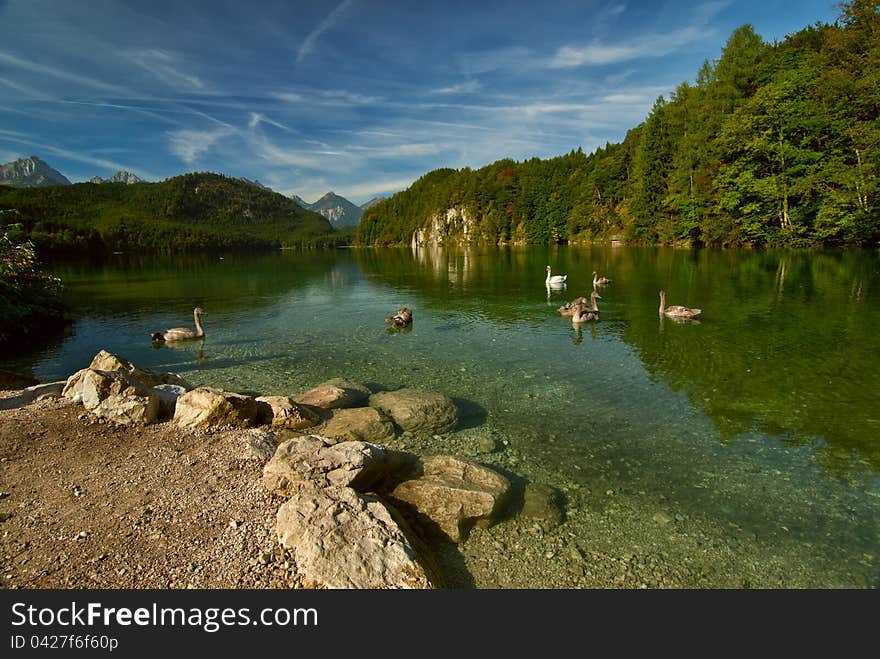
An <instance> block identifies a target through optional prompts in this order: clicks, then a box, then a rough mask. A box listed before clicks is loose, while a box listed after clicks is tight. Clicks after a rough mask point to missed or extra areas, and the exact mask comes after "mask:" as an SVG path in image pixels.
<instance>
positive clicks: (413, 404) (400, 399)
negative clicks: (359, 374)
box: [370, 388, 458, 433]
mask: <svg viewBox="0 0 880 659" xmlns="http://www.w3.org/2000/svg"><path fill="white" fill-rule="evenodd" d="M370 406H371V407H375V408H377V409H379V410H382V411H383V412H384V413H385V414H387V415H388V416H390V417H391V419H392V420H393V421H394V423H396V424H397V425H398V426H399V427H400V428H401V429H403V430H406V431H409V432H414V433H418V432H423V433H444V432H449V431H451V430H453V429H454V428H455V426H456V425H458V408H457V407H456V406H455V403H453V402H452V399H451V398H449V397H448V396H446V395H444V394H441V393H438V392H436V391H429V390H427V389H410V388H407V389H398V390H397V391H381V392H379V393H376V394H373V395H372V396H370Z"/></svg>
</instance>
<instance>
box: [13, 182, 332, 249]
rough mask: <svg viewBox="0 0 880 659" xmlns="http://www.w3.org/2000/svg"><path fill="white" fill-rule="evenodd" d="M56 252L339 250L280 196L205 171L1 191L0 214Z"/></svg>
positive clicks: (326, 230)
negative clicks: (152, 179)
mask: <svg viewBox="0 0 880 659" xmlns="http://www.w3.org/2000/svg"><path fill="white" fill-rule="evenodd" d="M13 209H14V210H15V211H16V213H15V216H16V223H18V224H21V230H22V231H24V233H25V235H26V236H27V237H28V238H30V239H32V240H33V241H34V243H35V244H36V246H37V248H38V249H41V250H43V249H45V250H48V251H58V252H71V253H73V252H88V253H109V252H114V251H124V252H132V253H139V254H140V253H158V252H188V251H205V250H216V249H259V250H264V249H265V250H271V249H279V248H284V247H302V246H308V247H314V246H330V245H335V244H337V243H338V242H339V241H340V239H339V238H338V237H337V235H336V233H335V232H334V231H333V228H332V226H331V225H330V223H329V222H328V221H327V219H326V218H325V217H323V216H321V215H320V214H318V213H315V212H312V211H308V210H306V209H304V208H301V207H300V206H299V205H297V204H296V203H294V202H293V201H292V200H291V199H289V198H288V197H286V196H285V195H282V194H279V193H277V192H270V191H268V190H264V189H262V188H260V187H258V186H256V185H253V184H251V183H246V182H245V181H242V180H241V179H236V178H231V177H226V176H223V175H221V174H213V173H209V172H200V173H191V174H182V175H180V176H175V177H173V178H170V179H165V180H164V181H160V182H158V183H149V182H143V183H139V184H138V185H95V184H92V183H88V182H85V183H74V184H72V185H65V186H58V187H55V188H52V189H49V188H48V187H33V186H32V187H23V188H12V187H11V186H0V211H5V210H13Z"/></svg>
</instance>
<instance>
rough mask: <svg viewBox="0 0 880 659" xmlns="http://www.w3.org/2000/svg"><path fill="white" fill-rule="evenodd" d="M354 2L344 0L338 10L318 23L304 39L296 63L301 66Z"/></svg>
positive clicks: (337, 7)
mask: <svg viewBox="0 0 880 659" xmlns="http://www.w3.org/2000/svg"><path fill="white" fill-rule="evenodd" d="M352 2H353V0H343V2H341V3H339V4H338V5H337V6H336V8H335V9H334V10H333V11H331V12H330V14H328V15H327V18H325V19H324V20H323V21H321V22H320V23H318V27H316V28H315V29H314V30H312V31H311V32H310V33H309V34H308V35H307V36H306V38H305V39H303V42H302V44H300V47H299V50H298V51H297V53H296V63H297V64H299V63H300V62H302V61H303V59H305V58H306V57H307V56H308V55H309V54H310V53H311V52H312V51H313V50H314V49H315V44H316V43H317V41H318V38H319V37H320V36H321V35H322V34H324V32H326V31H327V30H329V29H331V28H332V27H333V26H334V25H336V22H337V21H338V20H339V18H340V17H341V16H342V14H343V13H345V10H346V9H348V8H349V7H350V6H351V4H352Z"/></svg>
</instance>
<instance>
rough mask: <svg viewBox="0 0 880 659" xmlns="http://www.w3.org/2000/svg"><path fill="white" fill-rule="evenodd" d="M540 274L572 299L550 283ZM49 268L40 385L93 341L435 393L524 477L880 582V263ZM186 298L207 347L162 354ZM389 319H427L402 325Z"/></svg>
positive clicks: (223, 372)
mask: <svg viewBox="0 0 880 659" xmlns="http://www.w3.org/2000/svg"><path fill="white" fill-rule="evenodd" d="M548 263H549V264H551V265H552V266H553V271H554V273H565V274H568V285H567V288H566V289H565V290H562V291H549V292H548V291H547V289H546V288H545V286H544V277H545V274H546V273H545V267H546V265H547V264H548ZM53 268H54V271H55V272H56V274H58V275H59V276H61V277H62V279H63V280H64V281H65V283H66V285H67V289H68V297H69V300H70V302H71V304H72V306H73V307H74V309H75V311H76V314H77V316H78V320H77V321H76V323H75V325H74V326H73V328H72V330H71V331H70V332H69V333H68V335H67V336H66V337H65V338H64V339H63V340H61V341H59V342H58V343H56V344H54V345H51V346H49V347H47V348H44V349H41V350H39V351H38V352H36V353H23V354H22V355H21V356H19V357H17V358H16V360H15V363H14V364H13V365H15V366H19V367H21V366H26V367H30V368H32V370H33V373H34V375H35V376H36V377H38V378H39V379H41V380H55V379H60V378H64V377H66V376H67V375H69V374H70V373H72V372H74V371H75V370H77V369H79V368H82V367H84V366H85V365H87V364H88V363H89V361H90V360H91V358H92V356H93V355H94V354H95V353H96V352H97V351H98V350H100V349H102V348H103V349H107V350H110V351H111V352H116V353H118V354H121V355H123V356H125V357H126V358H128V359H130V360H132V361H134V362H135V363H138V364H141V365H144V366H147V367H150V368H154V369H160V370H169V371H174V372H177V373H180V374H182V375H184V376H185V377H187V378H188V379H190V380H191V381H192V382H194V383H196V384H206V385H215V386H220V387H224V388H227V389H231V390H237V391H242V392H259V393H263V394H298V393H301V392H303V391H305V390H306V389H308V388H310V387H311V386H313V385H315V384H317V383H319V382H321V381H322V380H325V379H327V378H330V377H340V376H341V377H346V378H349V379H353V380H357V381H361V382H364V383H367V384H368V385H370V386H372V387H374V388H376V389H379V388H381V389H395V388H398V387H402V386H417V387H424V388H429V389H436V390H438V391H442V392H444V393H446V394H447V395H449V396H451V397H452V398H453V399H455V400H456V401H457V402H458V404H459V406H460V408H461V410H462V411H463V420H462V427H463V428H465V429H472V431H473V429H482V430H484V431H485V432H487V433H491V434H492V435H493V436H495V437H497V438H499V439H502V440H505V441H507V442H508V445H509V446H510V447H512V448H513V447H515V451H516V454H517V456H518V458H519V462H518V467H517V468H518V469H519V470H520V471H521V472H522V473H523V474H524V475H526V476H527V477H528V476H529V474H530V473H541V474H542V475H543V476H544V479H545V480H546V479H547V476H546V475H547V474H551V475H552V474H556V475H557V476H558V478H559V479H560V481H565V482H576V483H577V482H582V483H584V484H585V485H590V484H595V483H597V482H601V483H602V484H603V487H606V486H607V487H612V488H614V489H615V490H617V491H619V492H631V493H634V494H635V493H639V494H640V495H643V496H645V497H647V498H649V499H651V498H657V497H663V498H664V499H666V500H675V501H677V502H678V503H679V505H680V506H681V507H683V508H684V509H686V510H688V511H690V512H692V513H693V514H699V515H702V516H708V517H710V518H712V519H714V520H717V523H718V524H719V525H727V524H730V525H735V527H736V528H738V529H744V530H745V531H747V532H748V533H750V534H753V535H754V536H755V537H770V536H773V535H774V534H777V533H779V529H780V528H784V529H785V534H786V536H787V537H789V538H791V537H793V538H797V539H798V540H799V541H801V542H803V543H805V544H806V545H807V546H810V547H819V548H820V549H821V551H823V552H826V553H827V554H829V555H833V556H835V560H836V561H838V562H839V563H840V564H841V565H846V566H847V569H848V570H850V572H851V573H854V574H857V575H858V579H860V580H862V579H863V580H864V585H869V586H875V585H877V583H878V581H880V579H878V574H880V573H878V568H877V556H878V554H880V551H878V550H880V476H878V472H880V404H878V403H880V350H878V348H880V340H878V330H877V327H880V258H878V254H877V253H876V252H860V251H847V252H795V251H715V250H672V249H635V248H616V249H612V248H604V247H601V248H600V247H567V248H558V249H556V248H553V249H549V248H528V249H526V248H523V249H510V250H495V249H488V248H487V249H475V250H471V251H457V252H448V253H444V252H440V251H427V252H418V253H416V252H412V251H410V250H389V251H378V250H339V251H335V252H314V253H299V252H296V253H294V252H290V253H287V252H285V253H280V254H267V255H255V256H242V255H226V256H225V257H224V258H222V259H221V258H220V257H218V256H204V257H185V258H184V257H181V258H172V257H166V258H160V257H156V258H142V259H135V258H129V257H126V256H125V255H122V256H119V257H116V258H115V260H113V261H110V262H108V263H105V264H102V265H99V264H94V263H58V264H55V265H54V266H53ZM593 270H598V271H599V272H600V274H603V275H606V276H608V277H610V278H612V283H611V284H610V285H609V286H607V287H605V288H603V289H602V290H601V294H602V299H601V300H600V301H599V305H600V308H601V310H602V316H601V320H599V321H598V322H595V323H589V324H586V325H584V326H583V327H582V328H581V329H577V328H575V327H574V326H573V325H572V323H571V322H570V319H568V318H563V317H561V316H560V315H559V313H558V312H557V307H558V306H559V305H560V304H561V303H563V302H564V301H566V300H569V299H571V298H573V297H576V296H579V295H589V291H590V290H591V288H592V286H591V281H592V277H591V273H592V271H593ZM660 288H665V289H666V291H667V294H668V302H669V304H682V305H686V306H690V307H699V308H702V309H703V314H702V315H701V317H700V320H699V322H691V323H676V322H673V321H671V320H669V319H665V320H664V319H661V318H660V317H659V314H658V306H659V295H658V292H659V290H660ZM197 305H198V306H201V307H203V308H204V310H205V311H206V315H205V316H204V318H203V323H204V326H205V331H206V338H205V339H204V341H203V342H198V343H195V344H190V345H187V346H183V347H181V348H172V347H170V346H163V347H161V348H159V349H156V348H154V347H153V346H152V345H151V343H150V337H149V333H150V332H151V331H156V330H161V329H165V328H168V327H172V326H180V325H184V326H186V325H190V324H191V323H192V309H193V307H195V306H197ZM400 305H406V306H409V307H410V308H412V309H413V311H414V322H413V325H412V328H411V330H410V331H407V332H391V331H389V329H388V326H387V325H385V323H384V322H383V320H384V318H385V317H386V316H389V315H391V314H393V313H394V312H395V311H396V309H397V307H398V306H400ZM437 448H438V451H439V450H442V447H441V446H438V447H437ZM820 583H821V580H820ZM860 585H861V584H860Z"/></svg>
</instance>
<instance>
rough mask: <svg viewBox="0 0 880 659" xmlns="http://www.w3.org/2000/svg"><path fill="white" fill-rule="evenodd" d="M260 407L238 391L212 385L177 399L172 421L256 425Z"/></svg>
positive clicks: (196, 423)
mask: <svg viewBox="0 0 880 659" xmlns="http://www.w3.org/2000/svg"><path fill="white" fill-rule="evenodd" d="M259 416H260V406H259V404H258V403H257V401H256V400H255V399H254V398H252V397H250V396H244V395H242V394H237V393H234V392H231V391H223V390H222V389H215V388H213V387H198V388H196V389H193V390H192V391H188V392H186V393H185V394H183V395H182V396H181V397H180V398H178V399H177V405H176V406H175V409H174V422H175V423H177V424H178V425H181V426H187V427H194V426H233V427H235V428H248V427H251V426H255V425H258V424H259Z"/></svg>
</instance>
